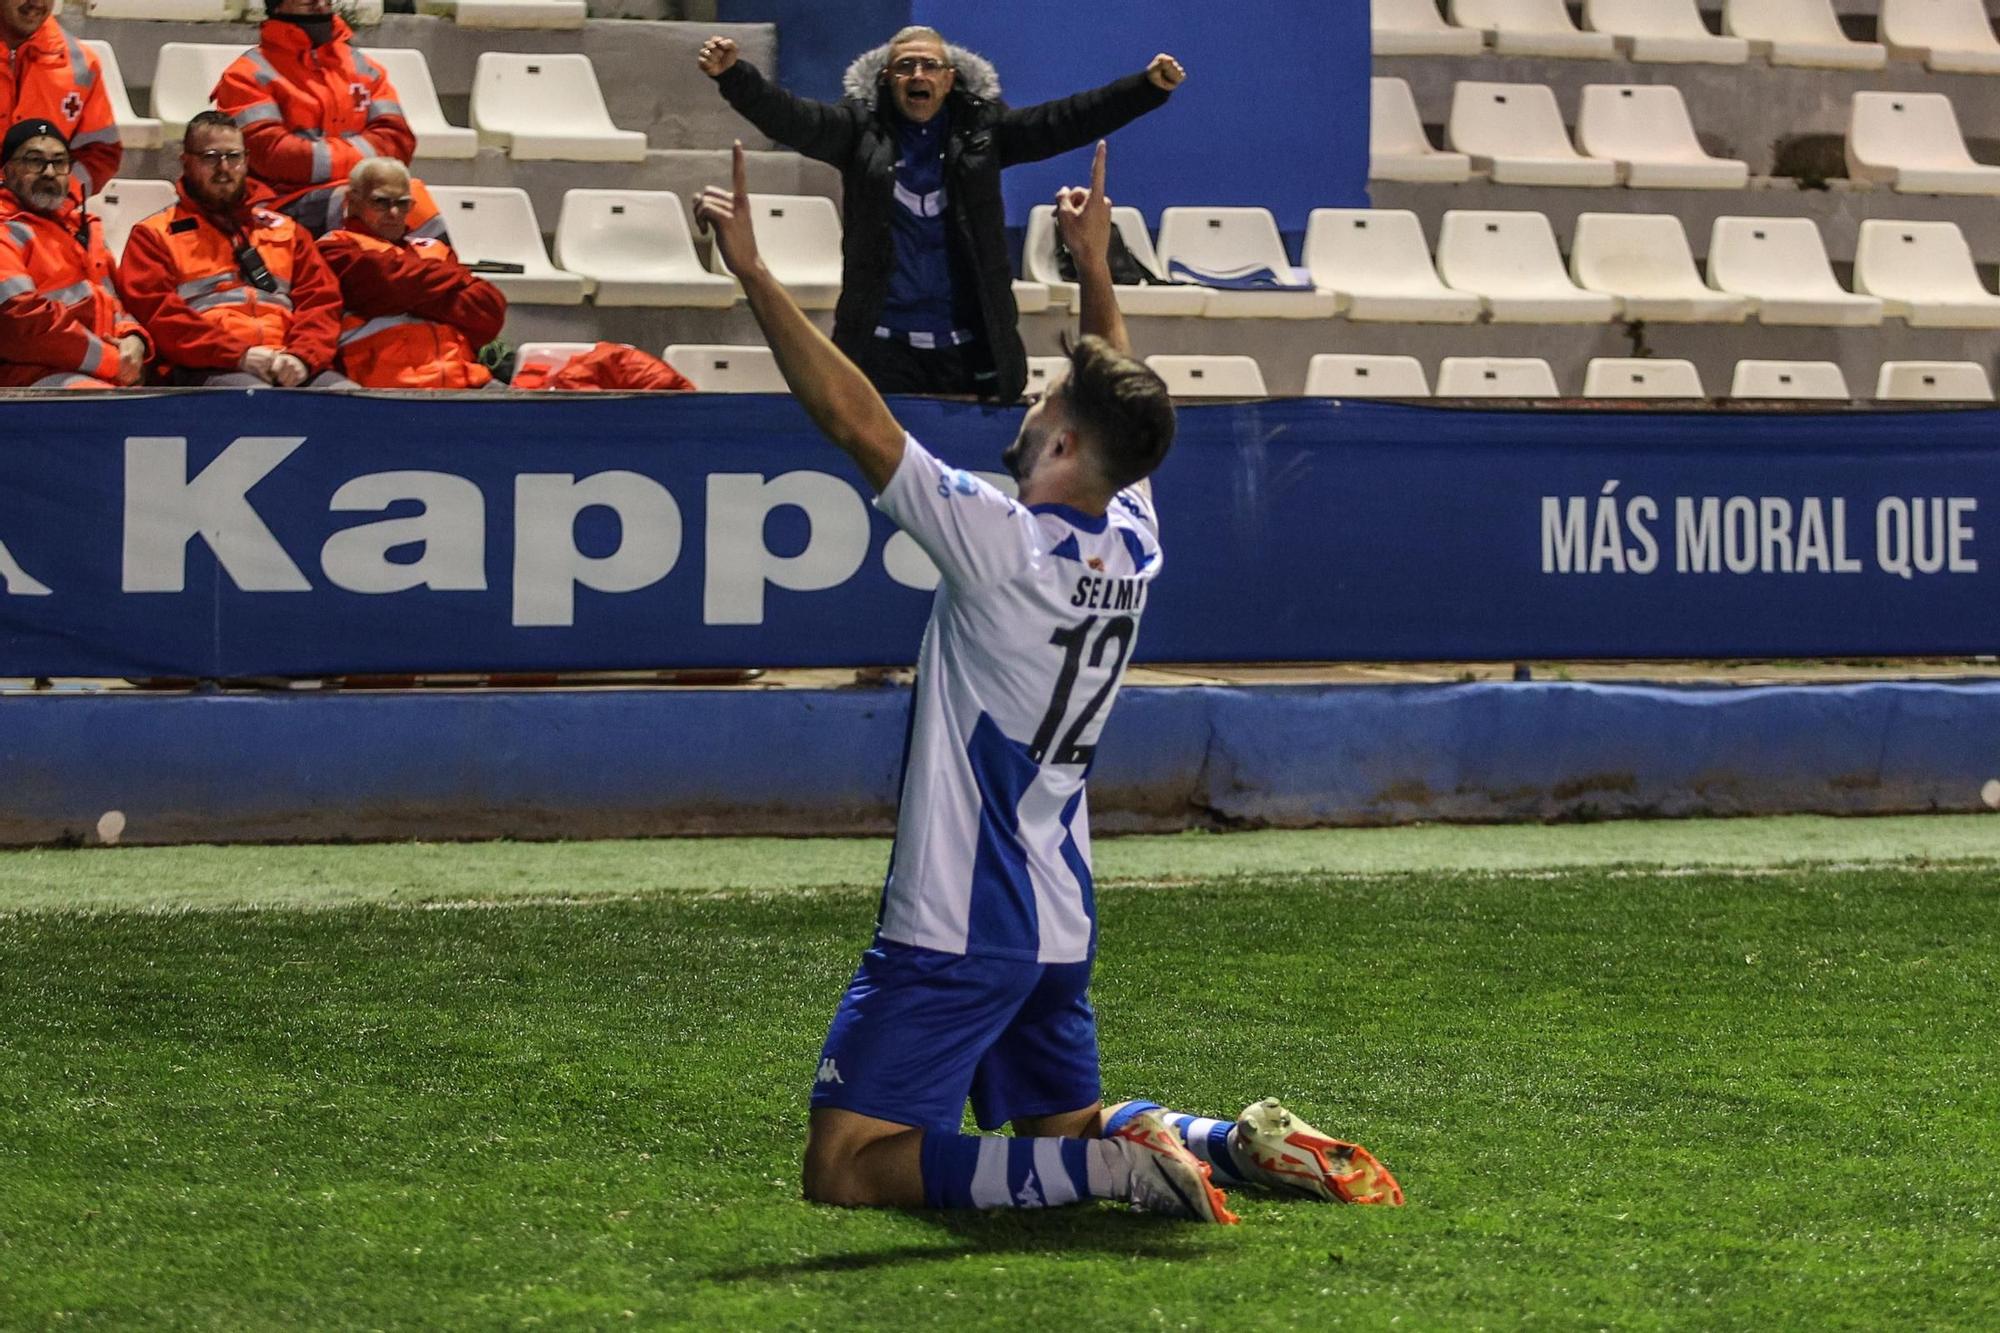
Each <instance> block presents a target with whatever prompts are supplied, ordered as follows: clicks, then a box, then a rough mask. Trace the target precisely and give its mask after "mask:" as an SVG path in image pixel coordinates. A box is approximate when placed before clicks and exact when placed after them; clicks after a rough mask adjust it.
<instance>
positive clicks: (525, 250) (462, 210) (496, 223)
mask: <svg viewBox="0 0 2000 1333" xmlns="http://www.w3.org/2000/svg"><path fill="white" fill-rule="evenodd" d="M430 191H431V197H432V198H433V199H435V200H436V201H437V206H438V212H439V214H440V215H442V217H443V218H444V225H445V230H446V231H447V232H448V233H449V234H450V236H451V245H452V248H453V249H454V250H456V251H458V257H459V258H460V259H462V260H464V261H465V262H466V263H468V264H477V263H479V262H481V261H492V262H495V263H501V264H519V265H520V266H521V270H522V271H521V272H519V273H488V274H484V275H482V276H484V277H485V278H487V280H488V281H490V282H491V283H492V284H493V285H494V286H495V287H498V288H499V289H500V290H501V291H502V292H505V293H506V295H507V299H508V300H509V301H514V302H520V303H522V304H526V305H580V304H582V302H583V298H584V294H585V293H586V292H587V291H588V290H589V288H590V284H589V282H588V281H587V280H585V279H584V278H581V277H579V276H578V275H576V274H574V273H565V272H563V271H562V270H561V269H559V268H557V267H556V266H555V265H553V264H551V263H550V262H549V255H548V251H547V250H545V249H544V248H543V247H542V224H541V223H540V222H539V221H538V220H537V219H536V217H535V205H534V204H533V202H532V201H530V200H529V198H528V192H527V191H526V190H522V189H517V188H512V187H494V186H476V185H433V186H431V187H430Z"/></svg>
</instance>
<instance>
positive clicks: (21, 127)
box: [0, 120, 69, 162]
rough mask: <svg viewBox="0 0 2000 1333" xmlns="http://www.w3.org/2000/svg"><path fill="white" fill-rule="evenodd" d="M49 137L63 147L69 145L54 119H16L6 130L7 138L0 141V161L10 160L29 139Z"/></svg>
mask: <svg viewBox="0 0 2000 1333" xmlns="http://www.w3.org/2000/svg"><path fill="white" fill-rule="evenodd" d="M41 138H50V139H54V140H56V141H57V142H58V143H60V144H61V145H62V146H63V147H65V148H67V147H69V136H68V135H66V134H64V133H63V132H62V131H61V130H60V129H57V128H56V125H55V122H54V121H49V120H17V121H15V122H14V124H13V125H12V126H11V127H10V128H9V129H8V131H7V138H6V139H5V140H4V141H0V162H12V161H13V160H14V154H16V153H18V152H20V151H21V145H22V144H24V143H26V142H28V140H30V139H41Z"/></svg>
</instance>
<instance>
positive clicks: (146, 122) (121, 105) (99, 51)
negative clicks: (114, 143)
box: [83, 39, 166, 148]
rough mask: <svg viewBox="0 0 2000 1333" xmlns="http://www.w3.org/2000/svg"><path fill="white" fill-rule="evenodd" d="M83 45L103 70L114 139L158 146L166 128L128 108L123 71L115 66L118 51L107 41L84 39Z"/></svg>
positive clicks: (129, 100)
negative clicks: (113, 127) (109, 100)
mask: <svg viewBox="0 0 2000 1333" xmlns="http://www.w3.org/2000/svg"><path fill="white" fill-rule="evenodd" d="M83 45H84V46H85V47H87V48H89V49H90V50H91V51H93V52H95V53H96V55H97V64H98V67H99V68H100V69H102V70H103V71H104V92H105V95H106V96H108V97H109V98H110V99H111V120H112V123H113V124H115V125H117V126H118V142H120V143H122V144H124V145H125V146H126V147H127V148H158V147H159V146H160V145H161V144H162V143H164V142H165V141H166V130H165V128H164V127H163V126H162V125H161V124H160V122H159V121H157V120H154V119H153V118H152V117H150V116H142V115H140V114H139V113H138V112H136V111H134V110H133V109H132V98H131V95H130V94H129V93H127V92H126V91H125V74H124V72H123V71H122V70H120V69H119V68H118V52H116V51H115V50H113V49H112V47H111V43H109V42H102V41H94V40H91V39H85V40H84V42H83Z"/></svg>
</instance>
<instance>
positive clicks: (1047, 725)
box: [1028, 616, 1136, 764]
mask: <svg viewBox="0 0 2000 1333" xmlns="http://www.w3.org/2000/svg"><path fill="white" fill-rule="evenodd" d="M1098 619H1099V618H1098V617H1097V616H1090V617H1087V618H1086V619H1085V620H1084V621H1083V622H1082V623H1081V624H1077V625H1070V626H1066V627H1065V628H1063V629H1059V630H1057V631H1056V632H1055V633H1054V634H1051V635H1050V636H1049V642H1050V643H1052V644H1054V645H1055V646H1056V647H1058V648H1060V649H1062V650H1063V664H1062V672H1061V674H1059V675H1058V676H1057V677H1056V688H1055V694H1054V696H1053V697H1052V698H1051V699H1050V700H1049V711H1048V712H1047V713H1045V714H1043V715H1042V724H1041V725H1040V726H1039V727H1037V728H1035V740H1034V743H1033V745H1032V746H1030V747H1029V751H1028V757H1029V758H1031V759H1033V760H1034V761H1035V762H1036V763H1038V764H1046V763H1056V764H1087V763H1089V762H1090V761H1091V758H1092V757H1093V756H1094V755H1095V754H1096V753H1097V746H1096V745H1095V744H1091V745H1079V744H1078V743H1077V741H1078V739H1079V738H1080V737H1081V736H1082V735H1083V733H1084V732H1085V731H1087V730H1089V728H1090V722H1091V719H1092V718H1094V717H1096V716H1097V713H1098V710H1099V709H1101V708H1103V707H1104V701H1105V700H1107V699H1109V698H1110V697H1111V692H1112V691H1113V690H1115V689H1117V688H1118V681H1119V679H1120V678H1121V677H1122V676H1123V675H1124V674H1125V659H1126V658H1127V657H1129V656H1130V655H1131V652H1132V633H1133V630H1134V629H1135V628H1136V624H1135V622H1134V621H1133V619H1132V617H1130V616H1113V617H1112V618H1111V619H1109V620H1106V621H1105V622H1104V628H1103V629H1102V630H1100V631H1098V633H1097V638H1096V642H1095V643H1094V644H1093V643H1092V642H1091V631H1092V630H1094V629H1096V628H1097V622H1098ZM1114 644H1115V645H1116V646H1115V648H1114ZM1086 649H1088V651H1089V655H1090V670H1092V671H1097V670H1099V669H1101V668H1102V667H1103V666H1104V657H1105V653H1106V652H1107V651H1112V652H1115V653H1116V656H1115V657H1113V658H1112V661H1111V670H1110V671H1109V672H1108V673H1107V674H1106V675H1105V677H1104V683H1103V684H1102V685H1100V686H1098V688H1097V693H1095V694H1093V695H1091V696H1090V702H1088V703H1086V704H1085V705H1084V706H1083V711H1082V712H1081V713H1078V714H1077V716H1076V721H1075V722H1072V723H1071V724H1070V728H1069V730H1068V731H1065V732H1063V738H1062V743H1061V744H1060V745H1056V746H1055V751H1054V753H1053V754H1051V753H1050V748H1049V747H1050V746H1051V745H1053V744H1054V743H1055V738H1056V732H1057V730H1058V729H1059V728H1060V727H1061V726H1062V722H1063V718H1064V717H1065V716H1067V715H1068V713H1069V703H1070V696H1071V694H1073V693H1074V692H1075V691H1076V678H1077V677H1078V676H1079V675H1081V674H1082V673H1083V670H1084V653H1085V650H1086Z"/></svg>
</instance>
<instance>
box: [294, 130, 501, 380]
mask: <svg viewBox="0 0 2000 1333" xmlns="http://www.w3.org/2000/svg"><path fill="white" fill-rule="evenodd" d="M415 203H416V199H415V197H414V195H413V194H412V189H411V181H410V170H409V168H408V167H405V166H404V165H403V164H402V163H400V162H398V161H396V160H395V159H394V158H387V157H373V158H369V159H368V160H367V161H365V162H362V163H361V164H359V165H358V166H356V167H355V168H354V170H353V172H352V173H350V174H349V177H348V184H347V206H346V212H347V218H346V225H345V226H343V227H341V228H339V229H338V230H335V231H330V232H328V233H327V234H326V235H325V236H322V237H321V238H320V242H319V250H320V254H321V255H322V256H324V257H325V259H326V262H327V267H329V268H331V269H332V270H333V275H334V277H335V278H337V279H339V281H340V296H341V300H342V301H343V302H344V303H345V304H346V306H347V314H346V317H345V318H344V319H343V320H342V322H341V328H340V366H341V369H342V370H343V371H344V372H345V373H346V375H347V377H348V378H349V379H351V380H353V381H354V382H355V383H356V384H359V385H360V386H361V387H362V388H364V389H479V388H484V387H485V386H486V385H487V384H489V383H490V382H491V381H492V379H493V373H492V372H491V371H489V370H488V369H487V368H486V367H485V366H483V365H481V364H480V363H479V349H480V348H481V347H484V346H485V345H486V344H487V343H489V342H492V341H493V340H494V339H495V338H497V337H499V336H500V326H501V325H502V324H504V323H505V322H506V320H507V298H506V297H505V296H504V295H502V294H501V292H500V289H499V288H498V287H495V286H494V285H493V284H492V283H490V282H488V281H486V280H485V279H484V278H481V277H479V276H477V275H476V274H474V273H473V272H472V270H471V269H468V268H467V267H466V266H465V265H464V264H462V263H460V262H459V259H458V256H457V255H456V254H454V253H452V248H451V246H450V244H449V243H448V242H445V241H440V240H432V239H428V238H425V237H413V236H411V235H410V234H409V225H408V224H409V216H410V210H411V208H412V207H414V206H415Z"/></svg>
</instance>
